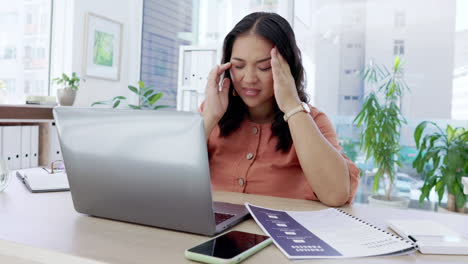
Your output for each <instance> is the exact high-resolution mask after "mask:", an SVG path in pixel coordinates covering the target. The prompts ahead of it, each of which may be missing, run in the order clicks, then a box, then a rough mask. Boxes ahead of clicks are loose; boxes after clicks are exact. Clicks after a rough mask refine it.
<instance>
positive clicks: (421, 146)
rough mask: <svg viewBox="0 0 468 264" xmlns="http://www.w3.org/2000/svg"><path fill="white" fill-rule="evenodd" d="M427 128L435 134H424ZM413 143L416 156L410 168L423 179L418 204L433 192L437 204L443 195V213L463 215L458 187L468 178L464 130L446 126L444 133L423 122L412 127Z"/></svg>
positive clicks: (464, 199)
mask: <svg viewBox="0 0 468 264" xmlns="http://www.w3.org/2000/svg"><path fill="white" fill-rule="evenodd" d="M428 126H431V127H433V128H435V130H434V131H433V132H432V133H425V134H424V131H425V129H426V128H428ZM423 134H424V136H423ZM414 140H415V141H416V147H417V149H418V150H419V153H418V156H417V157H416V159H415V160H414V162H413V167H414V168H415V169H416V170H417V171H418V173H422V174H423V176H424V185H423V187H422V189H421V196H420V197H419V202H420V203H422V202H423V201H424V199H428V200H429V194H430V192H431V190H432V189H435V191H436V192H437V195H438V197H439V204H440V202H441V200H442V197H443V196H444V194H445V192H446V191H447V194H448V195H447V209H448V210H450V211H459V212H463V211H464V210H465V205H466V202H467V199H468V195H466V194H465V193H464V192H463V183H462V177H463V176H467V175H468V130H466V129H465V128H462V127H457V128H453V127H452V126H450V125H448V126H447V128H446V129H445V131H444V130H442V129H441V128H440V127H439V126H438V125H437V124H436V123H434V122H430V121H424V122H421V123H420V124H419V125H418V126H417V127H416V130H415V131H414Z"/></svg>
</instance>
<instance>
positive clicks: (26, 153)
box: [20, 126, 31, 169]
mask: <svg viewBox="0 0 468 264" xmlns="http://www.w3.org/2000/svg"><path fill="white" fill-rule="evenodd" d="M20 161H21V163H20V169H26V168H29V166H30V165H31V126H21V159H20Z"/></svg>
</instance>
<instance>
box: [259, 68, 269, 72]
mask: <svg viewBox="0 0 468 264" xmlns="http://www.w3.org/2000/svg"><path fill="white" fill-rule="evenodd" d="M270 69H271V67H267V68H259V70H261V71H263V72H266V71H268V70H270Z"/></svg>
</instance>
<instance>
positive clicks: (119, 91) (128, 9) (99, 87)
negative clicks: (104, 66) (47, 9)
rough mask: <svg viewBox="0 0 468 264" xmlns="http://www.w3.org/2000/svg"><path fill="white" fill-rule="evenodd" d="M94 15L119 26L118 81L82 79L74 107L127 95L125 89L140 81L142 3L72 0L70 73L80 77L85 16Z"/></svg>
mask: <svg viewBox="0 0 468 264" xmlns="http://www.w3.org/2000/svg"><path fill="white" fill-rule="evenodd" d="M88 12H92V13H94V14H97V15H100V16H103V17H106V18H109V19H112V20H115V21H118V22H120V23H122V24H123V30H122V33H123V34H122V47H121V51H122V54H121V62H120V65H121V68H120V80H119V81H108V80H101V79H96V78H92V77H87V76H84V78H85V79H86V82H85V83H82V85H81V86H80V90H79V91H78V94H77V98H76V101H75V104H74V106H78V107H89V106H90V105H91V104H92V103H93V102H96V101H101V100H109V99H111V98H112V97H114V96H117V95H123V96H127V97H129V96H131V97H132V101H133V102H135V100H136V97H134V96H132V94H131V92H130V91H129V90H128V88H127V86H128V85H129V84H132V85H135V84H136V83H137V82H138V80H139V79H140V50H141V25H142V19H143V0H75V1H74V3H73V36H72V47H73V48H72V54H71V58H72V61H71V71H74V72H76V73H77V74H78V75H79V76H83V75H84V69H83V57H84V39H85V33H86V32H85V19H86V14H87V13H88Z"/></svg>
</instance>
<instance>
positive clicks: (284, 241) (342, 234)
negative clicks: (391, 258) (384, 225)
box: [246, 203, 416, 259]
mask: <svg viewBox="0 0 468 264" xmlns="http://www.w3.org/2000/svg"><path fill="white" fill-rule="evenodd" d="M246 207H247V209H248V210H249V211H250V214H251V215H252V217H253V218H254V219H255V221H256V222H257V224H258V225H259V226H260V227H261V228H262V229H263V231H264V232H265V233H267V234H268V235H269V236H270V237H271V238H272V239H273V242H274V243H275V244H276V246H277V247H278V248H279V249H280V250H281V252H283V254H284V255H286V257H288V258H290V259H312V258H353V257H368V256H386V255H402V254H407V253H410V252H414V251H415V247H416V245H415V244H414V243H413V242H412V241H409V240H405V239H403V238H401V237H399V236H396V235H394V234H391V233H389V232H386V231H385V230H382V229H380V228H378V227H376V226H374V225H372V224H370V223H367V222H366V221H364V220H362V219H359V218H357V217H355V216H353V215H350V214H348V213H346V212H345V211H343V210H340V209H336V208H329V209H325V210H318V211H279V210H273V209H268V208H264V207H259V206H254V205H251V204H248V203H246Z"/></svg>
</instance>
